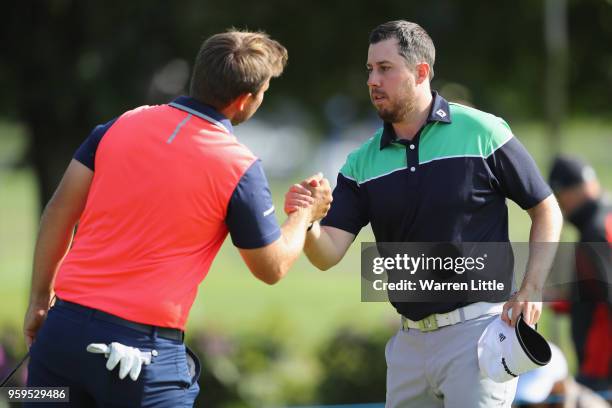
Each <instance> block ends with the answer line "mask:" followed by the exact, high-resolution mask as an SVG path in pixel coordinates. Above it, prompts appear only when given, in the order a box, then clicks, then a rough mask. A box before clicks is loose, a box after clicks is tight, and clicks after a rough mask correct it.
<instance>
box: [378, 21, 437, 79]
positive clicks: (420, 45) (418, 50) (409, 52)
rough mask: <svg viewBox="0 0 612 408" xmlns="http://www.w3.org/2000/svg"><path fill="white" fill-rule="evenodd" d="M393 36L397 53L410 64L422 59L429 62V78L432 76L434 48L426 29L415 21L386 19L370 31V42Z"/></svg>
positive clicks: (419, 61) (434, 56)
mask: <svg viewBox="0 0 612 408" xmlns="http://www.w3.org/2000/svg"><path fill="white" fill-rule="evenodd" d="M389 38H395V39H396V40H397V41H398V44H399V54H400V55H401V56H402V57H404V59H405V60H406V61H407V62H408V63H409V64H411V65H416V64H419V63H421V62H423V61H425V62H426V63H428V64H429V67H430V70H429V80H430V81H431V80H432V79H433V76H434V70H433V66H434V62H435V60H436V48H435V47H434V43H433V41H432V40H431V37H430V36H429V34H427V31H425V30H424V29H423V27H421V26H420V25H418V24H417V23H411V22H410V21H406V20H395V21H388V22H386V23H383V24H381V25H379V26H378V27H376V28H375V29H374V30H372V32H371V33H370V44H376V43H378V42H380V41H384V40H387V39H389Z"/></svg>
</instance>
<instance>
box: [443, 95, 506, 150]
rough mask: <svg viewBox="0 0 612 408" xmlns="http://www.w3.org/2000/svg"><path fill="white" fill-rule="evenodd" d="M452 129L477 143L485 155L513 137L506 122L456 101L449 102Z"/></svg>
mask: <svg viewBox="0 0 612 408" xmlns="http://www.w3.org/2000/svg"><path fill="white" fill-rule="evenodd" d="M449 107H450V111H451V118H452V124H453V131H454V132H460V133H461V134H462V135H465V137H467V138H468V141H469V142H472V143H475V144H478V145H479V150H480V151H481V153H482V154H483V155H484V156H485V157H486V156H488V155H490V154H491V153H493V152H494V151H495V150H497V149H498V148H499V147H501V146H503V145H504V144H506V143H507V142H508V141H510V139H512V138H513V137H514V135H513V134H512V130H511V129H510V126H509V125H508V123H507V122H506V121H505V120H504V119H502V118H500V117H498V116H495V115H493V114H490V113H487V112H484V111H481V110H479V109H475V108H472V107H469V106H465V105H461V104H458V103H454V102H451V103H449Z"/></svg>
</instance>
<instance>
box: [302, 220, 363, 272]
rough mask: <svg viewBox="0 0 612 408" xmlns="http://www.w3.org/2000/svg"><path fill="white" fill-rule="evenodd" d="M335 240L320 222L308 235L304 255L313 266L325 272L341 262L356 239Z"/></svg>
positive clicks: (338, 238) (342, 238)
mask: <svg viewBox="0 0 612 408" xmlns="http://www.w3.org/2000/svg"><path fill="white" fill-rule="evenodd" d="M346 234H347V235H348V233H346ZM335 238H337V239H335ZM335 238H334V237H332V236H331V235H330V234H329V232H328V231H327V229H326V228H323V227H321V225H320V224H319V223H318V222H316V223H314V225H313V227H312V229H311V230H310V231H309V232H308V233H307V234H306V243H305V245H304V253H305V254H306V257H308V260H309V261H310V263H311V264H313V265H314V266H315V267H317V268H319V269H321V270H323V271H325V270H327V269H329V268H331V267H332V266H334V265H336V264H337V263H338V262H340V260H341V259H342V257H343V256H344V254H345V253H346V250H347V249H348V246H349V245H350V244H351V242H352V238H354V237H353V236H350V237H335ZM347 241H348V242H347Z"/></svg>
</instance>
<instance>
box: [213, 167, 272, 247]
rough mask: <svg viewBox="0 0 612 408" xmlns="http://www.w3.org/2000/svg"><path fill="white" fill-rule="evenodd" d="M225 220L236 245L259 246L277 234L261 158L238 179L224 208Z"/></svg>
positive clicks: (262, 245) (264, 244)
mask: <svg viewBox="0 0 612 408" xmlns="http://www.w3.org/2000/svg"><path fill="white" fill-rule="evenodd" d="M225 223H226V224H227V227H228V229H229V232H230V235H231V237H232V242H233V243H234V245H235V246H237V247H238V248H242V249H254V248H261V247H264V246H266V245H268V244H270V243H272V242H274V241H276V240H277V239H278V238H279V237H280V235H281V232H280V228H279V226H278V223H277V222H276V217H275V216H274V204H273V203H272V194H271V193H270V188H269V187H268V180H267V179H266V175H265V174H264V171H263V167H262V165H261V161H259V160H257V161H255V162H254V163H253V164H252V165H251V167H249V169H248V170H247V171H246V172H245V173H244V174H243V175H242V178H240V181H239V182H238V185H237V186H236V189H235V190H234V193H233V194H232V197H231V199H230V202H229V205H228V207H227V216H226V218H225Z"/></svg>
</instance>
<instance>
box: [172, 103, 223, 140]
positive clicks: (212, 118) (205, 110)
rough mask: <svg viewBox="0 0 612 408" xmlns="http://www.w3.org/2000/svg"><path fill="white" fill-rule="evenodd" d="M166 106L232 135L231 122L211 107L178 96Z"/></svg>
mask: <svg viewBox="0 0 612 408" xmlns="http://www.w3.org/2000/svg"><path fill="white" fill-rule="evenodd" d="M168 105H170V106H172V107H173V108H177V109H180V110H182V111H185V112H189V113H191V114H192V115H194V116H197V117H199V118H201V119H204V120H206V121H208V122H210V123H212V124H214V125H217V126H219V127H221V128H222V129H224V130H226V131H227V132H228V133H234V128H233V127H232V122H231V121H230V120H229V119H228V118H227V117H225V115H223V114H222V113H220V112H219V111H217V110H216V109H215V108H213V107H212V106H210V105H206V104H203V103H200V102H198V101H197V100H196V99H194V98H192V97H190V96H179V97H178V98H176V99H175V100H173V101H172V102H170V103H169V104H168Z"/></svg>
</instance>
